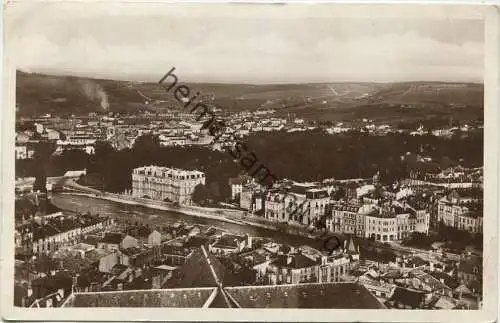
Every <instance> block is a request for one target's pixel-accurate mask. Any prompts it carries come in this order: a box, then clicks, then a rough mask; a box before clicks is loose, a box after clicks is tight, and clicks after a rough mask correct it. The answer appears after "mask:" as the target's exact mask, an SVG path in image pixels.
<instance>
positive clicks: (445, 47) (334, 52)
mask: <svg viewBox="0 0 500 323" xmlns="http://www.w3.org/2000/svg"><path fill="white" fill-rule="evenodd" d="M240 7H241V5H240ZM267 7H269V10H270V11H271V10H274V11H276V9H279V8H277V6H272V5H268V6H267ZM284 7H285V6H282V8H284ZM193 8H194V9H193ZM253 8H257V6H249V7H248V8H246V10H245V11H234V13H233V14H231V15H226V14H220V15H217V14H214V10H211V11H210V13H208V11H207V12H204V10H202V9H200V6H198V8H195V7H191V11H187V10H186V8H184V9H183V10H181V11H180V10H171V8H168V7H165V6H162V7H156V8H145V9H140V8H139V9H138V8H134V9H133V10H131V8H116V7H115V8H114V9H113V10H109V9H103V7H98V6H89V5H86V6H85V7H80V8H78V9H79V10H74V9H75V8H66V7H63V4H61V3H59V4H52V5H43V6H37V7H34V6H31V7H30V8H29V9H28V10H18V11H16V10H7V13H10V22H11V24H12V26H14V28H15V33H16V35H17V38H16V42H15V46H16V47H15V48H16V49H17V51H16V59H17V64H16V65H17V67H18V68H19V69H22V70H25V71H31V72H36V71H39V72H48V73H55V74H72V75H88V76H95V77H106V78H115V79H133V80H147V81H149V80H159V79H160V78H161V77H162V76H163V74H164V73H166V72H167V71H168V70H170V68H171V67H172V66H175V67H176V71H177V73H176V74H177V76H178V77H179V79H181V80H185V81H200V82H203V81H211V82H239V83H305V82H333V81H378V82H392V81H414V80H426V81H434V80H438V81H472V82H482V80H483V53H484V39H483V38H484V36H483V33H484V32H483V30H484V25H483V22H482V20H471V19H469V20H464V19H443V18H441V19H440V18H436V17H434V18H432V17H431V18H425V19H416V18H408V17H405V18H391V19H388V18H375V17H376V16H375V15H374V16H373V17H372V18H341V17H335V18H332V17H328V16H325V15H323V16H318V17H314V18H313V17H311V16H310V15H309V16H307V15H304V16H301V15H297V14H290V15H288V14H287V12H288V11H287V10H282V11H281V12H282V14H280V15H275V16H274V18H273V17H271V16H270V15H263V14H262V6H260V8H259V9H260V11H259V12H258V11H257V10H254V9H253ZM8 9H9V8H8ZM10 9H12V8H10ZM195 9H196V10H195ZM187 12H189V14H186V13H187ZM243 12H244V14H243ZM253 12H254V13H253Z"/></svg>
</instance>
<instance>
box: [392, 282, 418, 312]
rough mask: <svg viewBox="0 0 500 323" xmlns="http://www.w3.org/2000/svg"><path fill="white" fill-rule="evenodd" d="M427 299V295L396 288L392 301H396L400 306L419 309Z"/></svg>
mask: <svg viewBox="0 0 500 323" xmlns="http://www.w3.org/2000/svg"><path fill="white" fill-rule="evenodd" d="M424 299H425V294H424V293H421V292H418V291H414V290H410V289H406V288H401V287H396V289H395V290H394V293H393V294H392V296H391V298H390V301H395V302H398V303H400V304H404V305H409V306H411V307H412V308H418V307H420V305H421V304H422V302H423V301H424Z"/></svg>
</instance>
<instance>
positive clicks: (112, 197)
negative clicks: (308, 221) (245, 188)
mask: <svg viewBox="0 0 500 323" xmlns="http://www.w3.org/2000/svg"><path fill="white" fill-rule="evenodd" d="M59 194H61V195H75V196H84V197H87V198H94V199H101V200H107V201H111V202H115V203H121V204H128V205H137V206H142V207H147V208H150V209H156V210H162V211H169V212H175V213H180V214H186V215H190V216H193V217H199V218H205V219H211V220H217V221H223V222H227V223H232V224H238V225H249V226H253V227H256V228H262V229H268V230H273V231H278V232H283V233H287V234H290V235H296V236H301V237H305V238H309V239H318V238H319V237H320V236H321V234H311V233H309V232H306V231H305V230H304V229H303V228H300V227H295V226H286V225H285V224H281V223H262V222H264V220H262V219H260V218H259V219H257V218H254V217H252V216H249V215H245V212H244V211H240V210H231V209H217V208H204V207H197V206H178V205H173V204H171V203H167V202H163V201H156V200H150V199H144V198H138V197H132V196H128V195H119V194H112V193H100V194H89V193H81V192H77V191H73V192H68V191H65V192H61V193H59Z"/></svg>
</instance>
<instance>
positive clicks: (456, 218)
mask: <svg viewBox="0 0 500 323" xmlns="http://www.w3.org/2000/svg"><path fill="white" fill-rule="evenodd" d="M481 210H482V207H481V202H478V201H476V200H469V199H466V200H465V201H464V200H463V199H462V198H461V197H460V195H459V194H458V193H457V191H452V192H451V193H450V194H448V195H447V196H445V197H443V198H441V199H440V200H439V201H438V212H437V215H438V221H439V222H442V223H443V224H444V225H446V226H449V227H453V228H457V229H459V230H467V231H469V232H472V233H477V232H482V230H483V216H482V212H481Z"/></svg>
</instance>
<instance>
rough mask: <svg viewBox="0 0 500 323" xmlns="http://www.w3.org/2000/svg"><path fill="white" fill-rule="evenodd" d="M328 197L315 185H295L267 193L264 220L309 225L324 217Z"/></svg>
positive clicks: (324, 191) (328, 201)
mask: <svg viewBox="0 0 500 323" xmlns="http://www.w3.org/2000/svg"><path fill="white" fill-rule="evenodd" d="M329 203H330V197H329V195H328V192H327V190H326V189H323V188H318V187H316V185H315V184H299V183H295V184H293V185H292V186H291V187H288V188H285V189H281V190H278V189H276V190H272V191H269V192H268V193H267V195H266V199H265V212H264V215H265V218H266V219H268V220H271V221H277V222H289V221H290V222H298V223H301V224H305V225H310V224H312V223H314V222H317V221H319V220H320V219H321V218H322V217H323V216H325V215H326V211H327V207H328V205H329Z"/></svg>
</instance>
